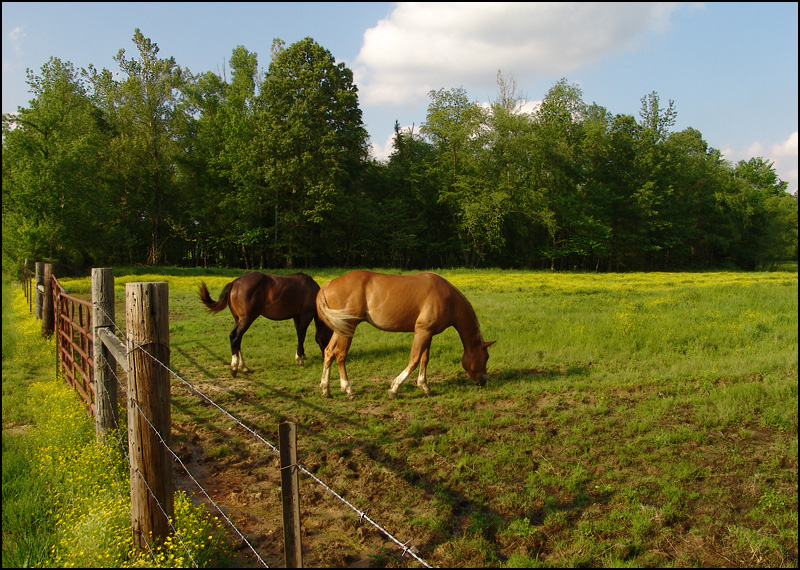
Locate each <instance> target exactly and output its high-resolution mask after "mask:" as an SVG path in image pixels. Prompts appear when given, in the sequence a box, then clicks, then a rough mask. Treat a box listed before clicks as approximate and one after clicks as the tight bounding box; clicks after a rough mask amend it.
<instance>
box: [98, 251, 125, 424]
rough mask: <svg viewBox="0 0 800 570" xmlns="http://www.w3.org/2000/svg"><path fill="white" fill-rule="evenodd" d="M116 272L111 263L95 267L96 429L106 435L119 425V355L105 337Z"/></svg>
mask: <svg viewBox="0 0 800 570" xmlns="http://www.w3.org/2000/svg"><path fill="white" fill-rule="evenodd" d="M114 318H115V317H114V273H113V272H112V271H111V268H110V267H102V268H92V339H93V340H92V356H93V358H94V398H95V402H94V405H95V416H94V429H95V433H96V435H97V436H98V437H102V438H105V434H106V432H107V431H108V430H111V429H114V428H116V427H117V426H118V425H119V423H118V421H117V420H118V417H117V366H116V362H117V361H116V359H115V358H114V357H113V356H112V355H111V351H110V350H109V349H108V348H106V346H105V345H104V344H103V341H102V338H101V329H103V330H109V329H111V327H113V326H114Z"/></svg>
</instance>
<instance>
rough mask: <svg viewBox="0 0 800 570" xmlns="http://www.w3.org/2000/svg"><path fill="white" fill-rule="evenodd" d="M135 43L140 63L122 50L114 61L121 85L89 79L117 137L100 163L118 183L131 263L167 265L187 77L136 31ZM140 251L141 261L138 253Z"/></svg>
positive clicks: (106, 77)
mask: <svg viewBox="0 0 800 570" xmlns="http://www.w3.org/2000/svg"><path fill="white" fill-rule="evenodd" d="M133 43H134V44H135V45H136V48H137V50H138V55H139V59H135V58H129V57H128V56H127V55H126V53H125V50H124V49H121V50H120V51H119V52H118V54H117V55H116V56H115V57H114V60H115V61H116V62H117V63H118V64H119V67H120V70H121V72H122V74H123V76H124V77H123V78H122V79H121V80H120V81H117V80H116V79H115V78H114V75H113V74H112V73H111V72H110V71H108V70H103V71H102V72H98V71H97V70H95V69H94V68H93V67H91V68H90V70H89V74H88V75H89V78H90V80H91V81H92V83H93V85H94V89H95V97H96V101H97V102H98V105H100V106H101V107H102V108H103V110H104V111H105V113H106V116H107V117H108V120H109V122H110V123H111V125H112V126H113V128H114V129H115V132H116V136H115V137H114V139H113V141H112V143H111V144H110V145H109V147H108V149H107V152H106V153H105V156H104V158H105V160H106V161H108V164H109V165H110V167H111V169H112V170H113V172H114V176H115V178H116V180H117V188H116V192H117V194H118V199H119V202H120V206H121V208H122V214H123V216H122V218H121V220H120V221H121V226H122V227H124V228H127V229H129V231H130V234H129V236H128V237H127V239H126V242H127V243H126V244H125V245H126V246H127V247H126V248H125V249H127V250H128V253H129V258H130V260H131V261H134V260H136V261H139V260H140V259H141V260H143V261H145V262H146V263H149V264H154V263H162V262H166V261H167V260H166V259H165V256H164V247H165V244H166V242H167V240H168V239H169V237H170V231H169V225H168V221H169V219H170V217H171V216H173V215H175V211H176V209H179V208H180V206H181V204H182V200H180V194H179V192H178V189H177V188H176V186H175V169H176V164H177V162H178V157H179V156H180V155H181V154H182V151H183V150H182V148H181V147H180V145H179V144H178V142H177V141H178V140H180V133H181V128H182V126H183V125H184V124H185V122H186V121H185V118H184V117H183V115H182V106H181V105H180V103H181V97H182V89H183V88H184V86H185V85H186V82H187V80H188V79H189V78H190V74H189V72H188V71H187V70H184V69H182V68H181V67H180V66H178V65H177V63H176V62H175V59H174V58H168V59H159V57H158V52H159V48H158V45H157V44H155V43H153V42H152V41H151V40H150V39H148V38H146V37H144V35H142V33H141V31H140V30H139V29H138V28H137V29H136V30H135V32H134V35H133ZM142 246H144V250H145V254H144V255H141V254H140V253H139V251H138V249H139V248H141V247H142Z"/></svg>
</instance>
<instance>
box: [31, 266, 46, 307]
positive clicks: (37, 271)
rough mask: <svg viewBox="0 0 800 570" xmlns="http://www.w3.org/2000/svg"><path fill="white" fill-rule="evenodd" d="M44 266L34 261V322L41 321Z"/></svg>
mask: <svg viewBox="0 0 800 570" xmlns="http://www.w3.org/2000/svg"><path fill="white" fill-rule="evenodd" d="M43 266H44V264H43V263H42V262H41V261H36V262H34V264H33V272H34V277H33V285H34V289H35V290H36V291H34V298H35V299H36V304H35V307H36V312H35V313H34V314H35V315H36V320H38V321H41V320H42V296H43V294H44V285H42V281H43V280H44V267H43Z"/></svg>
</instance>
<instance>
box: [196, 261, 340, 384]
mask: <svg viewBox="0 0 800 570" xmlns="http://www.w3.org/2000/svg"><path fill="white" fill-rule="evenodd" d="M318 291H319V285H317V282H316V281H314V280H313V279H312V278H311V277H310V276H308V275H306V274H305V273H295V274H293V275H270V274H268V273H260V272H257V271H251V272H250V273H245V274H244V275H242V276H241V277H238V278H237V279H235V280H233V281H231V282H230V283H228V284H227V285H225V288H224V289H223V290H222V293H220V295H219V300H218V301H214V299H212V298H211V295H210V294H209V292H208V288H207V287H206V284H205V283H203V282H201V283H200V288H199V293H200V300H201V301H202V302H203V304H204V305H205V306H206V307H208V310H209V311H211V312H212V313H218V312H219V311H221V310H223V309H224V308H225V307H230V309H231V313H232V314H233V320H234V321H235V326H234V327H233V330H232V331H231V334H230V338H231V354H232V356H231V373H232V374H233V376H234V378H235V377H236V373H237V372H238V371H239V370H241V371H242V372H250V369H249V368H247V366H245V363H244V356H242V336H243V335H244V333H245V332H247V329H249V328H250V325H252V324H253V321H255V320H256V319H257V318H258V317H259V315H261V316H264V317H267V318H268V319H272V320H273V321H284V320H287V319H294V328H295V329H296V330H297V352H296V353H295V357H294V358H295V361H296V362H297V364H299V365H300V366H302V365H303V363H304V361H305V357H306V353H305V349H304V348H303V343H304V342H305V339H306V331H307V330H308V326H309V325H310V324H311V321H312V320H313V321H314V324H315V326H316V329H317V332H316V335H315V340H316V341H317V344H318V345H319V348H320V350H321V351H323V353H324V351H325V347H326V346H327V345H328V342H329V341H330V339H331V336H332V335H333V332H332V331H331V329H329V328H328V326H327V325H326V324H325V323H323V322H322V321H321V320H320V319H319V317H318V316H317V306H316V298H317V292H318Z"/></svg>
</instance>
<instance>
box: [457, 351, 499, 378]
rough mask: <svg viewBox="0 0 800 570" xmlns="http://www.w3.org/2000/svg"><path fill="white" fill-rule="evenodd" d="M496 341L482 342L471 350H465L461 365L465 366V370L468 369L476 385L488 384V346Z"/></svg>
mask: <svg viewBox="0 0 800 570" xmlns="http://www.w3.org/2000/svg"><path fill="white" fill-rule="evenodd" d="M495 342H496V341H491V342H481V343H480V344H478V345H477V346H475V347H473V348H471V349H470V350H465V351H464V356H463V357H462V358H461V366H463V367H464V370H466V371H467V374H469V377H470V378H472V381H473V382H475V385H476V386H483V385H484V384H486V380H487V379H488V377H487V376H486V361H487V360H489V351H488V348H489V347H490V346H492V345H493V344H494V343H495Z"/></svg>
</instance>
